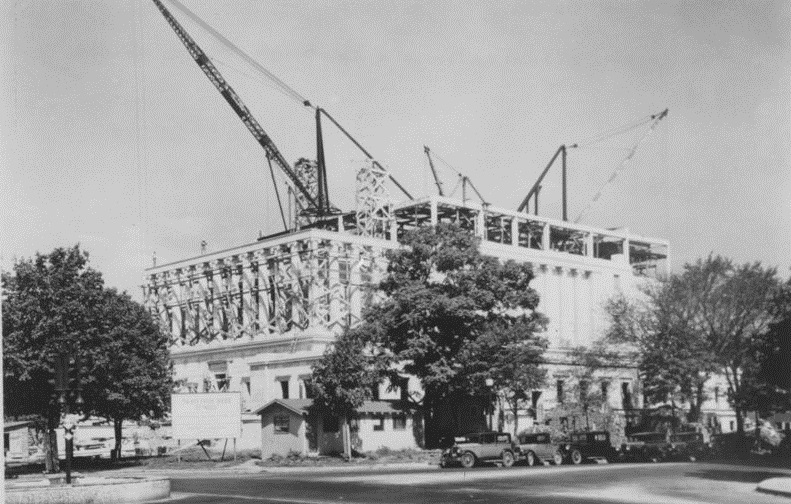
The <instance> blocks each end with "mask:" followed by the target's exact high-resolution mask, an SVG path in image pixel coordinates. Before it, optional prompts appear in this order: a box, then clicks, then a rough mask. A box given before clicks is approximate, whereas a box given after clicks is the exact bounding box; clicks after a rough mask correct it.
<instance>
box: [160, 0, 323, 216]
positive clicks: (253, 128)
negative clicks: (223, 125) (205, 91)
mask: <svg viewBox="0 0 791 504" xmlns="http://www.w3.org/2000/svg"><path fill="white" fill-rule="evenodd" d="M153 2H154V4H155V5H156V6H157V8H158V9H159V11H160V12H161V13H162V15H163V16H164V17H165V20H166V21H167V22H168V24H169V25H170V27H171V28H172V29H173V31H174V32H176V35H177V36H178V38H179V40H181V43H182V44H184V47H186V48H187V51H189V53H190V56H192V59H194V60H195V63H197V64H198V66H199V67H200V69H201V70H203V73H204V74H206V77H208V78H209V80H210V81H211V83H212V84H214V87H215V88H216V89H217V91H219V92H220V94H221V95H222V96H223V98H225V101H227V102H228V105H230V106H231V108H232V109H233V111H234V112H236V115H238V116H239V118H240V119H241V120H242V122H243V123H244V125H245V126H246V127H247V129H248V130H249V131H250V133H252V135H253V136H254V137H255V139H256V140H257V141H258V143H259V144H260V145H261V147H263V148H264V150H265V151H266V153H267V155H268V156H269V158H271V159H272V160H273V161H274V162H275V164H277V165H278V167H279V168H280V169H281V170H282V171H283V173H285V174H286V176H287V177H288V179H289V180H290V181H291V182H292V183H293V184H294V186H295V187H296V188H297V190H298V191H299V192H300V193H302V195H303V196H304V197H305V199H306V200H307V202H308V203H309V205H310V210H314V211H316V212H317V213H319V214H321V212H322V209H321V208H320V206H319V205H318V204H317V202H316V199H315V197H314V196H313V195H312V194H311V193H310V191H308V190H307V188H306V187H305V185H304V184H303V183H302V181H301V180H300V179H299V176H297V174H296V173H295V172H294V170H293V169H292V168H291V166H290V165H289V164H288V161H286V159H285V158H284V157H283V154H281V153H280V151H279V150H278V148H277V146H275V144H274V142H272V139H271V138H269V135H267V134H266V131H264V129H263V128H262V127H261V125H260V124H258V121H257V120H256V119H255V117H253V115H252V114H251V113H250V110H249V109H248V108H247V106H246V105H245V104H244V102H242V99H241V98H239V95H237V94H236V91H234V89H233V88H232V87H231V85H230V84H228V83H227V82H226V81H225V79H224V78H223V76H222V74H221V73H220V71H219V70H217V67H215V66H214V64H213V63H212V62H211V60H210V59H209V57H208V56H207V55H206V53H205V52H203V49H201V48H200V46H198V44H197V43H196V42H195V40H193V38H192V37H191V36H190V35H189V34H188V33H187V32H186V30H184V28H183V27H182V26H181V24H180V23H179V22H178V21H177V20H176V18H174V17H173V15H172V14H171V13H170V11H168V9H167V8H166V7H165V6H164V5H163V4H162V2H161V1H160V0H153ZM328 203H329V202H327V206H329V204H328Z"/></svg>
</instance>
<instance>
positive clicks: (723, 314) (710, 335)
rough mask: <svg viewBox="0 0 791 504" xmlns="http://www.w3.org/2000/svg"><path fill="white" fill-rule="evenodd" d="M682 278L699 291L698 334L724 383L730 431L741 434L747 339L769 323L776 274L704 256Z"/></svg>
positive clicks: (749, 351)
mask: <svg viewBox="0 0 791 504" xmlns="http://www.w3.org/2000/svg"><path fill="white" fill-rule="evenodd" d="M684 274H685V275H688V276H690V277H692V278H694V279H695V280H696V281H698V282H700V283H701V285H702V286H703V287H704V288H702V289H701V290H700V291H699V297H698V299H697V301H698V303H699V304H700V307H701V308H700V317H699V318H698V319H697V320H698V324H696V329H697V330H698V331H700V332H701V333H702V334H703V336H704V338H705V342H706V345H707V347H708V349H709V350H710V352H711V354H712V356H713V359H714V363H715V364H716V366H717V370H718V372H720V373H722V374H724V375H725V378H726V379H727V381H728V388H729V394H728V398H729V401H730V403H731V406H733V408H734V410H735V411H736V426H737V431H738V432H739V433H743V432H744V419H743V417H742V413H743V412H744V411H745V409H746V407H749V406H751V405H753V404H752V395H751V393H750V387H749V382H748V381H747V379H748V378H749V376H750V374H751V373H750V371H749V368H750V366H751V365H752V364H753V363H754V361H755V359H754V349H755V347H754V345H753V344H752V343H751V342H752V341H753V339H754V338H755V337H756V336H758V335H761V334H763V333H765V332H766V331H767V330H768V329H769V326H770V324H771V322H772V321H773V316H772V313H771V306H772V302H773V299H774V298H775V296H776V293H777V289H778V287H779V285H778V281H777V277H776V275H777V270H776V269H775V268H765V267H763V266H762V265H761V263H760V262H755V263H752V264H749V263H747V264H743V265H734V264H733V263H732V262H731V261H730V260H729V259H725V258H723V257H720V256H717V257H712V256H709V257H708V258H707V259H706V260H705V261H704V260H698V261H697V262H696V263H695V264H694V265H687V266H686V267H685V271H684Z"/></svg>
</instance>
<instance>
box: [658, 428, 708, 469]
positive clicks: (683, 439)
mask: <svg viewBox="0 0 791 504" xmlns="http://www.w3.org/2000/svg"><path fill="white" fill-rule="evenodd" d="M710 452H711V445H710V443H706V442H705V440H704V439H703V434H701V433H699V432H679V433H677V434H672V435H671V436H670V450H669V453H668V456H669V457H670V458H675V459H683V460H689V461H690V462H694V461H696V460H701V459H703V458H705V457H707V456H708V455H709V454H710Z"/></svg>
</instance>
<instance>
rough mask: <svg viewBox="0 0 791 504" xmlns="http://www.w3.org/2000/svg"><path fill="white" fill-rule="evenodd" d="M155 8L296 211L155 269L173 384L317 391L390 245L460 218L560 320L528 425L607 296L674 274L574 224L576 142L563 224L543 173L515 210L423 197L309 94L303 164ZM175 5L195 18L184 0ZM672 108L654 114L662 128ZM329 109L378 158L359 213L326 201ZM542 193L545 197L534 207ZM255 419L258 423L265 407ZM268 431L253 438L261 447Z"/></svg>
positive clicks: (155, 299) (253, 406) (617, 391)
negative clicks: (309, 135)
mask: <svg viewBox="0 0 791 504" xmlns="http://www.w3.org/2000/svg"><path fill="white" fill-rule="evenodd" d="M154 3H155V4H156V5H157V7H158V8H159V10H160V12H162V14H163V16H164V17H165V19H166V20H167V22H168V23H169V24H170V26H171V28H173V30H174V31H175V32H176V34H177V35H178V37H179V39H180V40H181V42H182V43H183V44H184V45H185V46H186V47H187V49H188V51H189V53H190V56H191V57H192V58H193V59H194V60H195V62H196V63H197V64H198V65H199V66H200V67H201V69H202V70H203V72H204V73H205V74H206V76H207V77H208V78H209V79H210V80H211V82H212V83H213V84H214V85H215V87H216V88H217V90H218V91H219V92H220V93H221V95H222V96H223V97H224V98H225V99H226V100H227V101H228V103H229V104H230V106H231V107H232V108H233V110H234V111H235V112H236V113H237V114H238V115H239V117H240V118H241V120H242V121H243V122H244V124H245V125H246V126H247V128H248V129H249V131H250V132H251V133H252V134H253V136H254V137H255V139H256V140H257V141H258V143H259V144H260V145H261V146H262V147H263V149H264V151H265V154H266V156H267V159H268V160H269V161H270V163H274V165H276V166H277V168H278V169H279V170H280V172H281V174H282V175H283V176H284V179H285V181H286V182H287V185H288V193H289V195H290V197H291V202H292V204H293V205H294V207H295V208H296V212H295V217H294V219H292V221H291V222H289V223H287V224H288V225H287V226H286V227H287V228H288V230H287V231H284V232H283V233H280V234H277V235H272V236H268V237H262V238H259V239H258V240H255V241H252V242H251V243H248V244H244V245H240V246H238V247H234V248H231V249H227V250H222V251H217V252H211V253H203V254H201V255H199V256H196V257H191V258H186V259H183V260H180V261H176V262H171V263H168V264H162V265H157V266H155V267H152V268H150V269H149V270H147V271H146V285H145V286H144V295H145V302H146V304H147V306H148V307H149V309H150V310H151V311H152V312H153V313H154V314H155V315H156V317H157V318H158V319H159V321H160V322H161V325H162V327H163V328H164V329H165V330H166V331H167V332H168V333H169V334H170V335H171V338H172V344H173V346H172V352H171V354H172V359H173V364H174V373H175V379H176V381H177V382H178V383H179V384H180V386H181V387H182V388H183V389H184V390H186V391H192V392H209V391H216V390H229V391H239V392H240V393H241V395H242V399H243V405H244V406H243V407H244V409H246V410H247V411H248V412H252V411H255V410H257V409H258V408H259V407H261V406H262V405H265V404H267V403H270V402H271V401H272V400H275V399H281V400H283V399H285V400H290V399H305V398H308V396H309V393H310V392H309V387H307V386H306V384H307V382H308V381H309V378H310V366H311V364H312V363H314V362H315V361H316V360H317V359H319V358H320V357H321V356H322V354H323V353H324V351H325V348H326V346H327V345H328V344H329V343H331V342H332V341H333V340H334V338H335V337H336V336H337V335H338V334H340V333H341V332H342V331H344V330H345V329H346V328H348V327H352V326H354V325H355V324H358V323H359V322H360V320H361V313H362V310H363V308H364V305H365V303H368V302H375V296H376V293H375V290H373V289H370V287H373V286H375V285H376V284H377V283H378V282H379V281H380V280H381V279H382V278H383V275H384V274H385V273H386V269H387V260H386V257H385V253H386V252H387V251H388V250H391V249H395V248H398V247H400V243H399V240H400V239H401V238H402V237H403V236H404V234H405V233H407V232H408V231H409V230H412V229H415V228H418V227H420V226H433V225H437V224H440V223H455V224H457V225H459V226H461V227H462V228H464V229H467V230H469V232H470V233H473V234H475V235H476V236H477V237H479V238H480V243H481V251H482V253H484V254H487V255H491V256H494V257H497V258H500V259H502V260H508V259H513V260H516V261H521V262H526V263H529V264H530V265H532V267H533V271H534V273H535V279H534V281H533V284H532V285H533V287H534V288H535V289H536V291H537V292H538V293H539V295H540V304H539V310H540V311H541V312H542V313H544V314H546V315H547V317H548V318H549V325H548V329H547V333H546V335H545V336H546V337H547V339H548V340H549V342H550V348H549V350H548V353H547V361H548V364H547V366H548V367H549V376H548V382H547V383H549V384H551V386H550V387H549V388H548V389H547V390H545V391H534V393H533V394H532V398H531V399H532V404H529V405H527V406H530V412H528V410H527V409H525V411H524V412H523V413H524V416H525V418H524V420H522V419H520V425H525V426H527V425H530V422H533V421H540V420H541V415H540V412H541V411H542V410H544V409H546V408H551V407H553V406H554V405H555V404H557V403H558V402H562V398H563V394H564V386H565V384H566V381H567V380H568V379H569V377H570V376H571V375H572V372H571V369H572V366H573V364H574V363H573V362H571V361H570V360H569V355H570V350H571V349H572V348H574V347H577V346H581V345H586V344H589V343H591V342H593V341H594V340H596V339H598V338H599V337H600V336H602V335H603V333H604V331H605V329H606V327H605V325H606V317H605V313H604V304H605V302H606V301H607V300H608V299H610V298H611V297H612V296H613V295H615V294H617V293H623V294H626V295H629V294H630V293H632V292H635V291H636V288H637V286H638V285H639V283H640V282H641V281H643V280H642V279H644V278H648V277H652V276H657V275H662V274H665V273H667V272H668V268H669V245H668V242H667V241H665V240H662V239H658V238H648V237H644V236H640V235H636V234H632V233H630V232H629V231H628V230H625V229H603V228H595V227H590V226H585V225H581V224H577V223H571V222H568V220H567V219H566V215H565V213H566V212H565V196H566V195H565V147H561V149H559V150H558V153H557V154H556V155H555V157H553V158H552V161H551V162H550V164H549V165H548V166H547V168H546V169H545V170H544V173H542V175H541V178H543V176H544V175H545V174H546V172H547V170H549V168H550V167H551V166H552V163H553V162H554V161H555V159H556V158H557V157H558V155H560V154H562V158H563V162H564V165H563V171H564V184H563V201H564V205H563V216H562V218H561V219H551V218H547V217H543V216H539V215H537V213H538V212H537V206H538V204H537V198H538V192H537V191H538V189H540V179H539V181H538V182H537V183H536V185H535V186H534V187H533V189H532V190H531V192H530V194H528V197H527V198H526V199H525V202H524V203H523V204H522V205H520V207H519V208H518V209H517V210H508V209H504V208H497V207H494V206H491V205H489V204H487V203H482V202H475V201H473V200H470V199H468V198H467V197H466V194H465V195H464V196H463V197H462V198H460V199H454V198H450V197H446V196H444V195H443V193H442V188H441V186H440V184H439V183H438V184H437V185H438V188H439V195H436V196H427V197H424V198H412V196H411V195H409V193H408V192H406V190H404V189H403V187H402V186H401V185H400V184H398V182H396V181H395V179H393V177H392V176H391V175H390V174H389V173H388V172H387V171H386V170H385V169H384V168H383V167H382V166H381V165H380V164H379V163H377V162H376V161H375V160H373V158H372V157H371V156H370V155H369V154H368V152H367V151H365V150H364V149H363V148H362V146H360V145H359V144H358V143H357V142H356V140H354V138H352V137H351V135H349V134H348V133H347V132H346V130H344V129H343V128H342V127H341V126H340V125H339V124H337V122H336V121H335V120H334V119H333V118H332V117H331V116H330V115H329V114H328V113H327V112H326V111H325V110H323V109H321V108H318V107H313V106H312V105H311V104H310V103H309V102H308V101H307V100H306V101H305V103H304V104H305V105H306V106H310V107H313V108H314V109H315V112H316V114H315V115H316V125H317V156H316V157H317V161H316V162H309V161H305V160H300V162H298V163H297V164H296V165H295V166H293V167H292V166H291V165H289V163H288V162H287V161H286V160H285V159H284V158H283V156H282V155H281V154H280V152H279V151H278V150H277V148H276V147H275V145H274V144H273V143H272V141H271V140H270V139H269V137H268V135H267V134H266V133H265V132H264V130H263V128H262V127H261V126H260V125H259V124H258V122H257V121H256V120H255V118H253V117H252V115H251V114H250V112H249V110H248V109H247V108H246V107H245V105H244V104H243V103H242V101H241V99H240V98H239V97H238V95H237V94H236V93H235V92H234V90H233V89H232V88H231V87H230V85H229V84H228V83H227V82H226V81H225V80H224V78H223V77H222V75H221V74H220V73H219V71H218V70H217V69H216V68H215V67H214V65H213V64H212V62H211V60H210V59H209V57H208V56H207V55H206V54H205V53H204V52H203V51H202V50H201V48H200V47H198V45H197V44H196V43H195V42H194V40H193V39H192V38H191V37H190V36H189V35H188V34H187V33H186V31H185V30H184V29H183V27H182V26H181V25H180V24H179V23H178V21H176V19H175V18H174V17H173V16H172V15H171V14H170V12H169V11H168V10H167V9H166V8H165V7H164V5H163V4H162V2H160V1H159V0H154ZM171 3H173V4H174V5H177V6H178V7H179V8H180V9H181V10H182V11H184V12H187V13H188V11H186V10H185V9H184V7H183V6H181V5H180V4H178V2H175V1H173V0H171ZM190 15H191V16H194V15H192V14H190ZM666 113H667V111H664V112H662V113H661V114H657V115H655V116H651V122H650V127H651V129H653V127H654V126H655V125H656V122H657V121H658V120H660V119H662V118H663V117H664V116H665V115H666ZM322 117H324V118H327V119H329V120H330V121H332V123H333V124H334V125H335V126H337V127H338V128H339V129H340V130H341V131H342V132H343V133H344V134H346V135H347V136H348V138H349V139H350V140H351V141H352V142H354V143H355V145H357V146H358V147H360V149H361V150H362V151H363V152H364V153H365V154H366V156H367V157H368V158H369V161H368V162H366V163H364V165H363V166H361V167H360V169H359V171H358V173H357V187H356V207H355V209H354V210H351V211H345V212H344V211H340V210H338V209H337V208H335V207H334V206H332V205H331V204H330V202H329V199H328V197H327V194H328V190H327V186H326V184H327V182H326V173H325V167H324V161H323V146H322V137H321V118H322ZM426 151H427V154H428V149H426ZM429 160H430V158H429ZM432 168H433V167H432ZM467 182H468V179H467V178H466V177H465V178H464V183H465V184H466V183H467ZM393 184H395V186H396V187H397V188H398V189H400V190H401V191H402V192H403V194H404V196H405V197H404V198H402V199H403V200H402V201H400V202H395V201H394V198H393V196H392V195H391V194H390V193H389V191H388V187H390V186H391V185H393ZM471 187H472V186H471ZM531 197H534V198H535V199H536V201H535V207H536V208H535V211H534V213H532V214H531V213H528V210H529V205H528V203H529V200H530V198H531ZM283 220H284V223H286V222H285V221H286V220H287V219H286V218H285V216H284V217H283ZM598 378H599V379H600V380H601V381H602V383H607V384H611V386H610V387H609V388H608V389H605V388H604V387H603V388H602V391H604V392H606V391H607V390H610V391H611V392H610V393H609V396H608V397H607V400H608V402H609V403H610V405H611V406H612V407H613V408H614V409H624V408H629V407H641V397H640V394H639V393H638V390H639V384H638V376H637V373H636V369H634V368H633V367H624V368H613V369H610V370H608V371H607V372H604V373H603V374H602V375H601V376H599V377H598ZM400 387H401V390H395V391H393V390H388V387H386V386H385V385H384V384H383V386H382V390H380V396H381V398H383V399H384V398H386V397H388V394H391V395H390V396H389V397H393V398H398V397H400V396H402V395H403V394H412V395H413V396H418V397H419V395H420V387H419V384H418V383H417V382H416V381H415V380H410V381H408V382H405V383H402V384H400ZM528 397H530V396H528ZM528 402H529V401H528ZM520 416H521V415H520ZM248 420H249V421H250V423H251V425H253V426H255V425H259V424H260V421H259V420H260V419H259V418H258V417H256V416H255V415H252V414H250V415H249V418H248ZM256 436H257V435H256V434H253V435H251V439H253V440H254V441H249V440H248V442H247V443H245V442H243V443H242V444H243V445H245V444H247V445H251V446H255V445H257V443H258V442H259V439H260V438H256Z"/></svg>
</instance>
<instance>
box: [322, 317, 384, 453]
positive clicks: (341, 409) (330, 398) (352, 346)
mask: <svg viewBox="0 0 791 504" xmlns="http://www.w3.org/2000/svg"><path fill="white" fill-rule="evenodd" d="M373 351H374V350H373V348H372V345H370V344H369V342H367V341H366V339H365V337H364V334H363V333H361V332H360V331H359V330H357V329H351V330H347V331H346V332H344V333H343V334H342V335H340V336H339V337H338V338H337V339H336V340H335V342H334V343H333V344H332V345H331V346H329V347H328V348H327V350H326V351H325V353H324V355H323V357H322V358H321V360H319V361H317V362H316V363H314V364H313V366H312V376H311V391H312V392H313V396H314V399H313V407H314V408H315V409H316V410H317V411H318V412H320V413H321V414H331V415H333V416H335V417H337V418H340V419H341V421H342V428H343V436H344V442H343V446H344V455H345V456H346V458H350V457H351V446H350V442H351V441H350V439H349V437H350V433H349V428H348V419H349V418H350V417H351V416H352V415H353V414H354V412H355V410H356V409H357V408H359V407H360V406H361V405H362V404H363V401H365V400H366V399H370V398H371V391H372V389H373V387H374V386H376V385H377V384H378V383H379V381H380V380H381V378H382V376H383V373H382V370H381V368H380V362H379V361H378V360H377V359H376V356H375V355H374V354H373Z"/></svg>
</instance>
